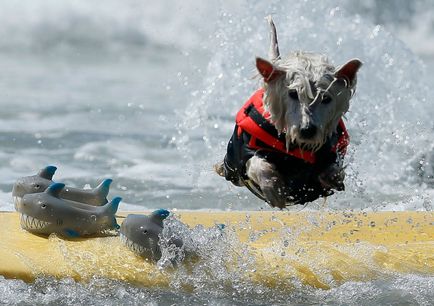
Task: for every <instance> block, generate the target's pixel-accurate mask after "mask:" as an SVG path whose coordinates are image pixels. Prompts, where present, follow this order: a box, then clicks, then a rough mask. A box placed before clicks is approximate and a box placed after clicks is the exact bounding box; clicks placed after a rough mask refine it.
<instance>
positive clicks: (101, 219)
mask: <svg viewBox="0 0 434 306" xmlns="http://www.w3.org/2000/svg"><path fill="white" fill-rule="evenodd" d="M64 189H65V184H62V183H52V184H51V185H50V186H49V187H48V188H47V189H46V190H45V191H44V192H40V193H31V194H26V195H24V196H23V197H22V201H21V203H20V205H19V206H18V209H17V210H18V212H19V213H21V227H22V228H23V229H25V230H27V231H29V232H31V233H34V234H41V235H49V234H51V233H56V234H59V235H62V236H64V237H69V238H76V237H82V236H90V235H104V234H105V233H106V232H107V231H110V230H114V229H118V228H119V225H118V224H117V222H116V218H115V214H116V212H117V210H118V207H119V203H120V201H121V198H120V197H116V198H114V199H113V200H112V201H111V202H109V203H107V204H105V205H103V206H93V205H88V204H84V203H79V202H75V201H69V200H65V199H62V198H61V195H62V194H64Z"/></svg>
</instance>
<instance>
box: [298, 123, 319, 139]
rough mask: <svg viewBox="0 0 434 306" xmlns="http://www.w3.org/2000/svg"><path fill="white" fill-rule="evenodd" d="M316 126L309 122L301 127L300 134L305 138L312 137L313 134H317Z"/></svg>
mask: <svg viewBox="0 0 434 306" xmlns="http://www.w3.org/2000/svg"><path fill="white" fill-rule="evenodd" d="M316 130H317V129H316V126H315V125H313V124H309V125H307V126H304V127H301V128H300V135H301V137H303V138H304V139H310V138H312V137H313V136H315V134H316Z"/></svg>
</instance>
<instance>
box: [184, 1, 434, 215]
mask: <svg viewBox="0 0 434 306" xmlns="http://www.w3.org/2000/svg"><path fill="white" fill-rule="evenodd" d="M283 12H284V13H283ZM267 14H272V15H273V18H274V19H275V21H276V24H277V28H278V33H279V43H280V48H281V50H282V53H283V54H285V52H289V51H293V50H309V51H315V52H320V53H324V54H327V55H328V56H329V57H330V58H331V60H332V61H333V62H334V63H335V64H336V65H338V64H341V63H343V62H345V61H346V60H348V59H350V58H353V57H358V58H360V59H361V60H362V61H363V62H364V66H363V68H362V69H361V71H360V74H359V80H358V89H357V93H356V96H355V97H354V98H353V100H352V104H351V106H350V112H349V113H348V114H347V116H346V117H347V126H348V128H349V131H350V134H351V137H352V142H351V146H350V152H349V154H348V157H347V161H346V162H347V163H348V165H349V167H348V178H347V191H346V192H345V193H341V194H339V195H337V196H334V197H333V200H332V203H331V205H330V206H331V207H332V208H344V207H351V208H367V207H373V208H375V209H380V208H387V209H391V208H393V209H424V208H423V206H422V202H423V199H424V198H425V197H429V196H430V195H431V194H432V190H431V189H429V188H426V186H425V185H420V180H419V177H420V175H419V174H418V172H417V170H415V169H414V167H412V164H413V163H414V160H416V162H418V161H420V160H421V156H424V154H425V155H426V154H428V155H429V154H430V153H429V151H430V149H429V148H430V147H431V139H432V137H433V136H434V135H433V123H432V120H431V118H432V116H433V115H434V114H433V112H434V108H433V107H431V106H430V105H429V98H428V97H429V96H432V94H433V91H432V89H431V88H430V86H429V83H428V82H426V77H425V75H426V72H425V70H424V67H423V65H422V63H421V61H420V60H419V59H418V58H417V56H415V55H414V54H413V53H412V52H411V51H410V50H409V49H408V48H407V47H406V46H405V45H404V44H403V43H402V42H401V41H400V40H398V39H397V38H395V37H394V36H393V35H392V34H391V33H389V32H388V31H386V30H385V29H384V28H383V27H381V26H374V25H371V24H370V23H369V22H367V21H366V20H364V19H363V18H362V17H361V16H359V15H351V14H349V13H348V12H347V11H346V10H344V9H343V8H341V7H340V6H338V3H336V2H335V1H322V2H321V3H318V4H316V5H315V6H312V5H311V4H310V3H309V2H301V1H289V2H286V3H284V4H282V3H280V2H279V3H278V2H273V3H272V4H271V5H270V4H268V3H267V5H264V4H260V3H255V4H252V3H243V5H242V8H240V9H239V10H236V11H231V12H230V13H229V12H222V13H221V15H220V18H219V21H218V25H219V27H218V28H219V30H218V31H217V32H216V33H215V34H214V35H213V36H212V37H210V39H209V40H207V41H206V42H205V43H204V44H205V46H206V48H207V49H208V50H212V52H213V56H212V58H211V60H210V62H209V65H208V68H207V72H206V73H205V76H204V81H203V83H202V84H201V89H200V90H198V89H197V85H196V86H195V89H194V90H193V91H192V96H193V97H192V102H191V103H190V105H189V106H188V107H187V108H186V112H185V113H184V114H183V119H182V123H181V124H180V125H179V126H178V130H179V134H181V135H183V137H181V139H180V140H179V141H178V142H177V145H178V147H179V148H180V150H181V151H182V152H186V153H185V155H188V156H190V157H191V162H192V163H194V164H196V165H200V166H196V169H197V170H196V173H195V176H196V178H197V180H196V182H195V183H196V186H198V188H210V189H211V188H213V189H214V190H216V191H215V192H216V193H219V192H221V191H222V190H223V189H224V187H223V186H224V185H225V184H226V183H225V182H224V181H222V180H221V179H220V178H217V177H215V178H211V175H212V174H211V173H209V172H206V171H204V170H203V168H204V167H205V165H207V164H208V165H210V164H212V163H213V162H215V161H217V160H218V159H220V158H222V157H223V155H224V152H225V149H226V148H225V147H226V143H227V141H228V138H229V136H230V135H231V132H232V129H233V120H234V119H233V117H234V114H235V113H236V111H237V110H238V108H239V107H240V106H241V105H242V104H243V103H244V101H245V100H246V99H247V98H248V97H249V96H250V95H251V93H252V92H253V91H254V90H255V89H256V88H257V87H258V86H259V83H258V82H259V81H258V80H252V79H251V77H252V76H255V71H254V57H255V56H264V55H265V54H266V51H267V46H268V37H267V35H268V31H267V29H266V22H265V21H264V20H263V17H264V16H266V15H267ZM193 148H194V149H193ZM199 148H200V149H199ZM427 149H428V152H427ZM193 167H194V166H193ZM208 167H209V166H208ZM397 186H399V188H397ZM217 196H218V195H217ZM239 206H241V205H239ZM239 206H237V208H238V207H239Z"/></svg>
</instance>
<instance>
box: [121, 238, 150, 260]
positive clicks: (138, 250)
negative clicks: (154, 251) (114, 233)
mask: <svg viewBox="0 0 434 306" xmlns="http://www.w3.org/2000/svg"><path fill="white" fill-rule="evenodd" d="M120 238H121V242H122V243H123V244H124V245H125V246H126V247H128V248H129V249H130V250H131V251H133V252H134V253H136V254H139V255H141V254H142V253H144V252H145V250H146V249H145V247H143V246H141V245H140V244H137V243H135V242H133V241H131V240H130V239H128V237H127V236H125V235H124V234H120Z"/></svg>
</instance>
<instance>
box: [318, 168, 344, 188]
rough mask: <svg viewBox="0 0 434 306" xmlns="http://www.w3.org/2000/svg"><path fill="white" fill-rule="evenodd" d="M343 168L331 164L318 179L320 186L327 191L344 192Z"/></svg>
mask: <svg viewBox="0 0 434 306" xmlns="http://www.w3.org/2000/svg"><path fill="white" fill-rule="evenodd" d="M344 170H345V168H342V167H340V166H339V165H336V164H333V165H330V166H329V167H327V168H326V169H325V170H324V171H323V172H322V173H321V174H320V175H319V176H318V179H319V181H320V183H321V185H322V186H323V187H324V188H327V189H335V190H337V191H343V190H345V185H344V179H345V171H344Z"/></svg>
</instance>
